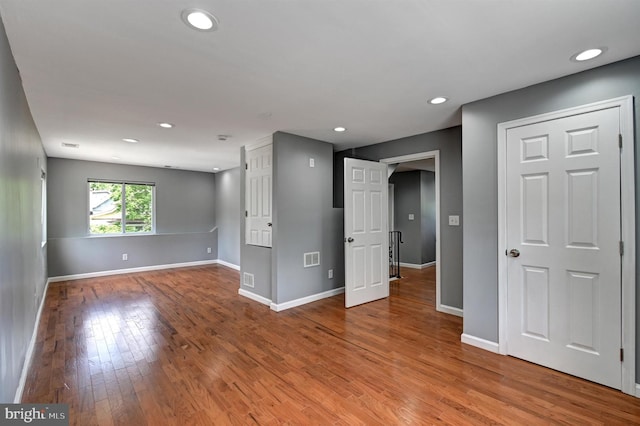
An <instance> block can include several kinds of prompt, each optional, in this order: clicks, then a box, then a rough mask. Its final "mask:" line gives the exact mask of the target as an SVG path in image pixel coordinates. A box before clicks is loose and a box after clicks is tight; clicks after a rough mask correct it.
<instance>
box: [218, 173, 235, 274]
mask: <svg viewBox="0 0 640 426" xmlns="http://www.w3.org/2000/svg"><path fill="white" fill-rule="evenodd" d="M216 225H217V226H218V259H220V260H224V261H225V262H229V263H231V264H233V265H240V168H239V167H237V168H235V169H231V170H225V171H223V172H219V173H217V174H216Z"/></svg>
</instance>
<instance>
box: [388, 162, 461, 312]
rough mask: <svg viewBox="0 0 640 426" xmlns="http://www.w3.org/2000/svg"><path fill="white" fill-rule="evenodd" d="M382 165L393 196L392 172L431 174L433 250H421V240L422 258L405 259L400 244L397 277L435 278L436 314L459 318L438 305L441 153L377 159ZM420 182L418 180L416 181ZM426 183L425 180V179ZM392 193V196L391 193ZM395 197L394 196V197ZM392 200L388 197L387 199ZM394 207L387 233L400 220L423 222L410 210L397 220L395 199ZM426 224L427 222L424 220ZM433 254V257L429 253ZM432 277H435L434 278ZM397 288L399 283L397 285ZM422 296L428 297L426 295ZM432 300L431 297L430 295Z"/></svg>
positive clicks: (403, 246) (396, 186) (396, 191)
mask: <svg viewBox="0 0 640 426" xmlns="http://www.w3.org/2000/svg"><path fill="white" fill-rule="evenodd" d="M380 162H381V163H384V164H387V168H388V177H389V183H390V184H394V190H393V193H394V195H398V194H399V192H400V185H401V183H400V182H397V183H394V182H393V181H394V179H392V176H393V174H394V173H405V172H412V171H417V172H420V171H424V172H427V173H432V174H433V175H432V179H433V189H434V192H435V194H434V197H433V198H434V200H433V205H432V209H431V211H432V212H433V222H434V225H435V226H433V233H434V235H433V236H432V238H431V239H432V247H426V246H427V245H429V244H425V247H424V251H423V247H422V244H423V241H422V240H420V253H421V254H422V253H423V252H424V253H425V257H422V256H421V257H419V258H418V257H414V258H408V257H406V256H404V258H403V256H402V253H403V252H405V253H406V251H407V250H408V249H409V250H410V248H408V247H407V243H406V242H404V243H402V244H400V274H399V275H400V276H401V277H402V276H407V277H411V278H414V279H417V280H426V281H429V280H431V281H432V280H434V279H435V308H436V310H437V311H439V312H445V313H448V314H453V315H457V316H462V311H458V310H454V309H450V308H449V307H447V306H443V305H442V303H441V281H440V275H441V274H440V151H438V150H435V151H428V152H421V153H416V154H410V155H403V156H399V157H391V158H383V159H381V160H380ZM418 179H419V178H418ZM427 180H428V179H427ZM390 194H391V193H390ZM394 198H395V197H394ZM390 199H391V196H390ZM394 202H395V203H396V206H395V207H394V210H395V215H394V216H395V219H394V221H395V224H394V227H393V228H392V227H391V226H390V227H389V229H390V230H394V231H398V230H399V229H398V226H397V224H398V223H399V221H401V220H402V221H405V223H409V224H410V223H411V222H413V223H415V224H417V223H418V222H421V221H422V219H423V218H422V213H421V212H418V211H416V212H414V213H411V212H409V211H406V212H404V211H403V212H402V217H400V212H399V211H398V206H397V203H398V201H397V200H394ZM425 222H428V221H425ZM406 237H407V236H406V235H405V236H404V237H403V240H404V241H406ZM430 251H432V252H433V253H432V255H431V253H430ZM414 255H415V253H414ZM430 257H431V259H433V260H429V261H427V262H424V261H423V259H429V258H430ZM407 259H409V260H410V261H409V262H406V261H403V260H407ZM434 275H435V277H434ZM398 285H400V284H398ZM425 297H427V298H428V297H429V295H428V292H427V294H426V295H425ZM431 297H433V296H431Z"/></svg>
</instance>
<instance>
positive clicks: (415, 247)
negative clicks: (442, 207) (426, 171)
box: [389, 170, 422, 265]
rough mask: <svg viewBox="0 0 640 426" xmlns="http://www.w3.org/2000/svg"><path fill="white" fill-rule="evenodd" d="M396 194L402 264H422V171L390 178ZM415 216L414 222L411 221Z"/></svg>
mask: <svg viewBox="0 0 640 426" xmlns="http://www.w3.org/2000/svg"><path fill="white" fill-rule="evenodd" d="M389 183H392V184H393V192H394V203H393V212H394V215H393V217H394V221H393V223H394V226H395V230H396V231H400V232H402V244H400V262H403V263H411V264H414V265H420V264H422V220H421V217H422V212H421V209H422V208H421V199H420V192H421V188H420V171H418V170H416V171H411V172H401V173H394V174H392V175H391V177H390V178H389ZM409 214H413V220H409Z"/></svg>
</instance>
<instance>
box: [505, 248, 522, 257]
mask: <svg viewBox="0 0 640 426" xmlns="http://www.w3.org/2000/svg"><path fill="white" fill-rule="evenodd" d="M507 254H508V255H509V256H511V257H518V256H520V250H518V249H511V250H509V253H507Z"/></svg>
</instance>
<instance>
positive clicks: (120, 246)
mask: <svg viewBox="0 0 640 426" xmlns="http://www.w3.org/2000/svg"><path fill="white" fill-rule="evenodd" d="M88 179H107V180H108V179H113V180H124V181H138V182H154V183H155V184H156V201H155V202H156V205H155V214H156V234H155V235H131V236H89V235H88V220H89V216H88V214H87V211H88V187H87V180H88ZM215 197H216V188H215V175H214V174H212V173H202V172H190V171H184V170H169V169H160V168H153V167H140V166H128V165H121V164H109V163H97V162H91V161H78V160H68V159H60V158H51V159H49V180H48V209H47V211H48V217H49V222H48V223H49V239H48V246H49V276H50V277H57V276H65V275H73V274H82V273H90V272H99V271H111V270H118V269H128V268H136V267H143V266H153V265H163V264H172V263H182V262H193V261H203V260H213V259H217V258H218V236H217V231H216V230H215V223H216V215H215ZM209 247H210V248H211V253H207V248H209ZM123 253H127V254H128V257H129V260H127V261H123V260H122V254H123Z"/></svg>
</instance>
